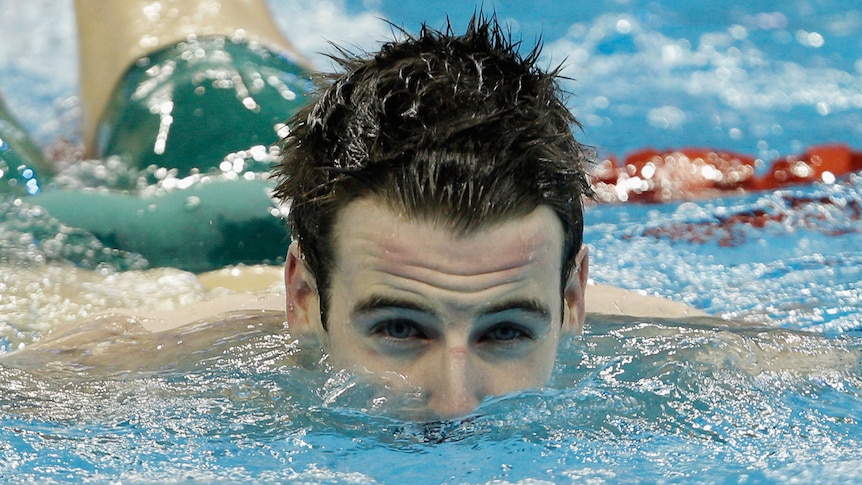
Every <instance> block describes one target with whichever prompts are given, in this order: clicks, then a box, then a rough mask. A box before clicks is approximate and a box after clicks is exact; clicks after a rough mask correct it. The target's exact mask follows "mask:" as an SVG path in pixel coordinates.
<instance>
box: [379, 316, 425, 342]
mask: <svg viewBox="0 0 862 485" xmlns="http://www.w3.org/2000/svg"><path fill="white" fill-rule="evenodd" d="M373 333H375V334H379V335H382V336H384V337H388V338H391V339H394V340H406V339H409V338H424V334H423V333H422V332H421V331H420V330H419V329H418V328H417V327H416V324H415V323H413V322H412V321H410V320H404V319H395V320H386V321H385V322H381V323H380V324H378V325H377V326H375V327H374V331H373Z"/></svg>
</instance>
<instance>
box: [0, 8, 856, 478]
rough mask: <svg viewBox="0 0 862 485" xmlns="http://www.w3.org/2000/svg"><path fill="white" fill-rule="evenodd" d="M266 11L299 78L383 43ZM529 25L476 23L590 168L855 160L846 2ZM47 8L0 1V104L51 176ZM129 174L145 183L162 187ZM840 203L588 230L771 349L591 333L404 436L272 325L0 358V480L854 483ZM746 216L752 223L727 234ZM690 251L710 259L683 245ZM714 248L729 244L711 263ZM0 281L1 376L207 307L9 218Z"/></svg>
mask: <svg viewBox="0 0 862 485" xmlns="http://www.w3.org/2000/svg"><path fill="white" fill-rule="evenodd" d="M349 3H350V2H349ZM451 3H452V2H448V1H447V2H443V1H442V0H441V1H440V2H436V3H435V2H434V1H431V0H429V1H428V2H423V3H422V4H421V5H424V7H422V6H420V7H416V6H415V5H420V4H414V3H411V2H399V5H395V4H390V2H367V4H368V5H372V4H374V5H378V6H380V8H381V10H383V12H384V15H388V16H389V17H390V18H392V19H393V20H395V21H396V23H400V22H399V19H408V20H404V24H405V26H406V27H408V28H410V27H412V26H414V25H417V24H418V22H419V21H421V20H429V21H430V22H431V24H432V26H438V25H442V18H438V19H434V18H429V17H428V15H432V16H433V15H435V14H436V12H438V11H439V12H443V11H445V10H447V9H459V12H460V13H459V14H458V15H462V19H461V20H459V19H458V17H457V15H456V19H455V22H454V24H455V25H456V26H460V25H463V24H464V21H463V19H464V18H466V16H468V15H469V14H470V13H471V12H472V9H473V8H472V5H469V6H468V7H469V8H467V9H466V10H464V11H461V9H464V7H465V5H466V4H464V5H451ZM271 4H272V5H273V6H274V10H275V11H276V12H278V15H277V16H278V20H279V22H280V24H281V25H283V26H286V31H287V32H289V33H291V34H292V35H293V40H295V41H297V45H298V46H299V48H300V49H301V50H302V51H303V52H305V53H307V54H309V55H310V56H315V55H316V52H318V51H328V49H327V48H326V46H325V44H324V41H325V39H327V38H328V39H335V40H337V41H339V42H343V43H346V44H348V45H349V44H350V43H351V41H349V40H344V37H343V36H344V35H346V32H350V33H351V34H353V35H355V36H356V39H358V40H357V42H358V43H359V44H360V45H363V46H367V47H368V48H374V45H369V44H368V43H369V42H374V41H376V40H377V39H380V38H386V37H388V34H387V32H386V30H387V26H386V25H385V24H384V23H382V22H379V21H378V20H376V19H375V18H374V15H373V14H372V13H370V12H367V11H365V10H364V9H362V8H358V7H357V8H353V7H355V5H353V3H351V5H353V7H351V8H353V10H350V9H349V8H343V6H341V5H340V4H337V3H333V4H331V5H330V4H329V2H300V1H294V0H274V1H272V2H271ZM549 5H551V6H550V7H546V8H545V9H543V8H535V9H534V10H535V12H531V11H527V10H528V9H525V8H523V6H521V7H512V4H510V3H508V2H504V1H500V2H498V5H497V8H498V11H499V12H500V13H501V15H502V16H504V17H508V16H511V18H514V19H517V21H516V23H513V25H515V26H516V27H517V28H516V29H515V32H516V34H517V33H520V34H523V35H524V38H525V43H526V44H529V43H530V42H531V40H532V39H533V35H534V33H536V32H540V31H541V32H544V33H545V40H546V43H547V49H546V54H547V58H548V60H549V63H555V62H561V61H563V59H564V58H565V59H568V61H567V62H566V64H567V66H568V67H567V70H566V71H565V74H567V75H570V76H571V77H572V78H573V81H571V82H570V83H568V84H567V85H566V88H567V89H569V90H571V91H572V92H573V93H575V96H573V97H572V98H571V100H570V102H571V105H572V108H573V110H574V111H575V113H576V114H577V116H578V117H579V118H580V119H581V120H582V121H583V122H584V124H585V128H586V129H585V133H584V135H583V137H582V141H584V142H586V143H590V144H594V145H596V146H597V147H598V148H599V150H603V151H608V152H611V153H614V154H617V155H622V154H623V153H625V152H626V151H629V150H631V149H634V148H641V147H643V146H647V145H653V146H658V147H659V148H663V147H665V146H680V145H708V146H711V147H718V148H725V149H735V150H739V151H741V152H744V153H749V154H752V155H757V156H760V157H762V158H763V159H764V160H771V159H773V158H775V157H776V156H778V155H786V154H788V153H789V152H799V151H801V150H803V149H804V148H806V147H808V146H810V145H812V144H815V143H823V142H827V141H832V140H835V141H841V142H849V143H851V144H856V145H857V147H858V144H857V140H858V139H859V135H860V134H862V132H860V131H859V130H860V127H862V118H860V116H862V115H860V113H862V94H860V93H862V87H860V84H859V83H860V77H859V75H858V74H859V73H860V72H862V67H860V65H862V64H860V61H859V59H858V51H859V48H860V47H862V46H860V44H859V39H860V38H862V36H860V35H859V32H860V30H862V16H860V13H859V11H858V10H857V9H854V8H850V7H848V5H847V3H846V2H837V1H823V2H813V3H812V2H804V1H800V2H787V3H785V4H782V10H783V11H782V12H777V11H775V8H776V6H775V4H774V2H745V3H744V4H743V3H740V4H733V3H731V4H730V5H728V6H727V7H728V9H729V10H728V11H725V10H724V7H725V6H722V8H723V10H722V12H721V14H720V15H716V14H715V13H714V12H712V13H710V9H714V8H715V7H714V4H712V3H703V2H639V1H630V2H610V3H609V2H586V3H585V2H553V3H550V4H549ZM437 6H439V8H437ZM69 7H70V4H66V3H63V4H62V5H58V4H57V2H53V1H51V2H49V1H42V2H24V3H22V2H14V1H12V0H0V11H3V12H4V14H3V16H0V23H2V25H3V27H4V28H3V29H0V30H2V31H3V32H4V38H3V40H4V42H2V43H0V67H2V68H3V69H4V72H6V73H7V74H8V77H4V80H3V86H0V88H2V89H3V91H4V93H5V94H6V96H7V98H8V101H9V104H10V106H11V107H12V108H13V110H14V112H15V113H16V114H18V115H19V116H20V117H21V118H22V120H23V121H24V122H25V124H26V125H27V127H28V128H30V129H31V130H32V131H33V132H34V135H35V136H36V138H37V140H39V141H40V142H42V143H44V144H45V145H46V146H52V147H53V148H54V149H57V147H56V143H57V141H56V140H59V139H61V138H66V139H69V140H71V144H72V147H71V148H69V147H66V148H67V150H69V152H68V153H74V152H75V150H74V147H75V143H76V140H77V138H76V137H77V134H76V132H75V130H74V127H75V126H77V125H78V117H79V113H78V111H77V109H78V105H77V98H76V97H75V94H74V93H75V87H76V83H77V81H76V79H75V77H74V73H75V71H76V69H75V66H74V59H75V55H74V52H72V50H73V49H74V43H73V42H70V39H71V38H72V32H71V29H72V25H73V22H72V19H71V10H70V9H69ZM405 8H406V9H408V10H409V12H406V13H405V12H403V9H405ZM423 8H424V10H423ZM547 8H550V9H552V12H551V13H549V12H548V11H547ZM417 10H418V11H417ZM432 10H433V13H430V12H431V11H432ZM46 11H51V12H52V13H53V15H45V14H44V12H46ZM295 11H303V12H306V13H308V12H311V14H310V15H307V17H303V16H296V15H293V12H295ZM411 15H413V16H420V15H421V17H417V18H415V19H413V18H411V17H410V16H411ZM309 19H310V20H309ZM321 33H322V34H323V35H321ZM24 54H26V55H24ZM314 59H315V62H319V60H320V58H319V57H316V58H314ZM321 67H328V65H322V66H321ZM7 83H8V84H7ZM52 144H54V145H52ZM105 167H107V168H111V167H110V161H106V162H105V163H101V162H93V163H90V164H84V165H81V166H79V167H77V169H76V170H73V172H74V171H77V172H78V173H77V176H78V178H76V179H73V180H71V181H69V180H66V181H65V182H69V183H71V184H75V183H80V184H83V185H87V184H90V183H91V182H92V181H93V180H95V184H96V185H100V186H104V185H111V186H123V185H125V186H129V187H133V188H139V187H138V185H139V184H140V183H141V182H140V181H139V180H138V179H137V178H134V177H133V176H130V175H129V174H123V173H120V172H118V171H117V170H116V167H113V169H111V170H108V171H102V169H103V168H105ZM760 168H761V169H765V168H766V167H765V166H761V167H760ZM88 170H89V172H88ZM82 174H83V175H86V174H89V175H91V177H90V178H91V179H93V180H82V177H81V175H82ZM100 174H107V175H109V176H110V177H111V178H110V180H105V179H104V178H98V177H96V175H100ZM150 175H152V177H150V178H147V179H145V180H144V182H143V183H144V185H146V184H150V183H152V180H151V178H153V177H154V178H156V179H158V178H159V177H158V175H159V174H156V173H153V174H150ZM123 177H125V178H123ZM168 179H170V178H168ZM174 182H175V180H172V183H174ZM177 183H179V182H177ZM91 185H92V184H91ZM72 186H73V185H67V187H72ZM144 188H145V189H147V188H155V189H160V188H163V187H158V186H152V185H149V186H147V187H144ZM860 194H862V190H860V182H859V180H858V177H852V176H851V177H849V178H848V179H845V180H839V181H838V183H836V184H832V185H817V186H808V187H802V188H798V189H796V188H794V189H788V190H784V191H781V192H775V193H760V194H750V195H747V196H740V197H725V198H722V199H716V200H712V201H700V202H690V203H681V204H665V205H658V206H636V205H628V206H598V207H593V208H591V209H590V210H589V212H588V215H587V217H588V220H587V227H588V229H587V242H588V243H589V244H590V245H591V251H592V261H591V268H592V269H593V277H594V278H595V279H597V280H598V281H601V282H603V283H610V284H615V285H619V286H623V287H626V288H632V289H637V290H641V291H644V292H646V293H651V294H659V295H662V296H666V297H670V298H673V299H676V300H679V301H684V302H687V303H690V304H693V305H694V306H697V307H698V308H702V309H705V310H707V311H710V312H712V313H714V314H716V315H722V316H725V317H730V318H734V319H738V320H743V321H746V322H749V323H751V324H752V325H754V324H764V323H766V324H768V325H770V326H771V329H764V328H762V327H752V328H747V329H737V330H723V329H717V328H710V327H703V326H699V325H695V324H692V322H686V323H687V325H676V324H674V325H670V322H662V321H646V322H641V321H627V322H620V321H607V320H603V319H600V318H593V320H592V322H591V325H589V326H588V334H587V335H586V336H585V337H584V338H583V339H574V340H573V341H571V342H567V343H565V344H564V345H563V351H562V352H561V358H560V362H559V364H558V369H557V372H556V374H555V377H554V378H553V381H552V382H551V384H550V385H549V386H548V388H547V389H543V390H536V391H532V392H526V393H520V394H516V395H512V396H503V397H498V398H492V399H489V400H487V401H486V402H485V403H483V405H482V406H481V408H480V409H478V410H477V411H476V412H475V413H474V414H473V415H471V416H469V417H467V418H465V419H463V420H453V421H446V422H435V423H423V422H408V421H405V420H404V419H399V417H403V413H402V412H401V409H400V408H401V407H402V406H407V407H409V406H410V405H412V404H415V403H411V402H409V399H408V402H407V403H405V402H404V401H401V400H399V399H398V398H397V397H396V396H391V395H387V394H386V393H385V392H382V393H381V392H379V390H377V389H375V388H372V387H369V386H368V385H367V384H366V383H364V382H363V381H362V380H361V379H354V378H350V377H349V376H346V377H345V376H343V375H335V376H333V375H329V374H327V373H325V372H321V370H320V369H319V368H318V367H317V366H316V364H315V360H314V359H311V360H312V362H310V363H308V364H307V365H300V366H295V365H290V364H288V361H289V360H290V358H291V355H290V353H291V352H292V349H293V347H292V346H291V341H290V339H289V338H287V337H286V336H285V335H284V334H282V333H279V332H278V331H271V330H272V329H273V328H276V329H277V328H278V323H279V322H277V321H274V322H269V323H270V325H269V326H264V327H261V328H262V329H261V330H260V331H259V332H256V333H255V332H253V333H246V334H243V335H234V336H231V335H224V336H223V338H218V339H215V340H214V341H213V344H212V346H211V347H209V348H208V349H207V350H206V351H204V352H203V353H200V354H195V355H193V356H191V357H192V358H189V359H188V360H187V361H185V362H186V363H185V364H178V363H177V362H178V361H176V360H171V359H167V358H165V359H164V360H162V361H161V362H160V364H159V365H156V366H154V367H151V368H149V369H146V370H145V371H135V372H131V371H129V370H128V369H125V370H116V371H115V372H113V373H112V374H109V375H107V376H98V375H94V374H91V373H88V372H87V371H86V369H83V368H80V367H79V368H75V367H66V368H63V367H62V366H60V367H61V368H59V369H58V368H57V367H56V366H52V365H49V364H50V362H44V361H30V362H22V361H20V360H19V361H17V362H13V361H14V357H13V356H7V357H0V362H3V363H0V481H4V482H9V483H15V482H20V483H26V482H44V481H46V480H55V481H59V482H63V481H82V480H84V479H91V480H93V481H117V480H126V481H131V482H135V481H143V482H146V481H150V482H153V481H159V482H163V481H193V480H199V481H204V482H206V481H224V480H231V481H237V482H240V481H259V482H269V481H305V482H315V483H336V482H339V483H340V482H358V483H373V482H390V483H391V482H402V483H403V482H411V483H439V482H444V481H452V482H462V481H467V482H476V483H480V482H489V481H492V480H495V479H496V480H505V481H509V482H517V481H519V480H525V481H526V480H530V479H534V480H548V481H557V482H559V481H579V482H580V481H595V482H650V481H663V480H667V481H690V482H702V481H729V480H733V481H737V480H741V481H746V480H747V481H755V482H758V481H767V482H783V481H789V480H791V479H796V480H800V481H806V482H812V483H813V482H833V481H838V480H841V481H859V480H860V478H862V477H860V474H862V472H860V471H859V470H862V468H860V466H859V465H860V464H862V459H860V458H862V457H860V452H859V450H860V449H862V447H860V438H862V430H860V428H859V421H860V419H862V404H860V398H859V390H860V366H859V352H860V341H859V337H858V332H859V331H860V328H862V316H860V311H859V308H860V305H859V299H860V294H862V288H860V281H862V269H860V268H862V253H860V250H859V244H858V239H859V238H858V234H859V232H860V229H862V227H860V219H859V217H858V212H854V207H857V208H858V207H859V204H860V199H862V195H860ZM800 200H803V201H805V202H804V203H802V204H798V203H797V202H798V201H800ZM757 210H765V211H767V212H768V213H769V214H770V215H772V216H774V218H773V221H772V222H770V223H769V224H767V225H766V226H764V227H761V228H752V227H749V226H745V225H733V224H732V223H728V222H727V221H729V220H730V219H729V217H730V216H735V215H745V214H747V213H751V212H752V211H757ZM679 228H683V229H685V230H682V231H680V230H679ZM705 231H711V232H712V233H713V234H716V233H718V234H719V236H718V237H716V238H713V239H709V240H707V241H706V242H705V243H702V242H695V241H693V240H692V238H693V237H694V236H695V235H697V234H704V232H705ZM680 234H682V235H683V237H682V238H680V237H676V236H674V235H677V236H678V235H680ZM722 234H725V235H728V237H729V239H728V240H730V241H732V242H738V244H736V245H722V244H720V243H719V242H718V241H720V240H722V239H721V238H722V237H723V236H722ZM685 237H688V238H689V239H685ZM37 241H38V242H39V244H36V242H37ZM0 261H2V262H3V266H2V267H0V355H6V354H8V353H10V352H11V351H13V350H14V349H17V348H18V347H19V346H22V345H24V346H29V345H30V344H32V343H33V342H34V341H36V340H38V339H40V338H42V337H44V336H45V335H46V334H47V333H48V332H49V331H50V330H52V329H54V328H56V327H58V326H61V325H63V324H66V323H69V322H71V321H75V320H79V319H82V318H89V317H92V315H94V314H96V313H98V312H100V311H102V310H105V309H107V308H110V307H122V308H135V309H139V310H142V311H144V310H156V309H161V310H170V309H172V308H176V307H177V306H179V305H182V304H185V303H190V302H194V301H200V300H203V299H207V298H212V297H216V296H218V292H216V291H214V290H212V289H208V288H207V287H206V286H205V285H202V284H201V282H200V281H199V280H198V279H197V278H196V277H195V276H194V275H192V274H190V273H185V272H182V271H178V270H173V269H165V270H157V271H149V272H139V271H137V270H140V269H142V268H143V267H144V266H145V262H144V261H142V260H141V258H140V257H138V256H136V255H134V254H130V253H123V252H120V251H116V250H112V249H111V248H107V247H105V246H104V245H102V244H101V243H99V242H98V241H97V240H96V239H95V238H93V237H92V236H91V235H89V234H86V233H83V232H82V231H77V230H75V229H72V228H67V227H60V226H59V224H57V223H56V221H53V220H51V218H50V216H49V215H48V214H45V213H44V212H40V211H39V210H38V209H35V208H34V206H31V205H28V204H27V203H26V202H21V201H17V202H16V201H10V200H3V201H0ZM81 268H86V269H81ZM88 270H91V271H88ZM765 317H768V318H770V319H771V320H770V321H767V320H766V319H765ZM677 323H679V322H677ZM774 327H783V328H784V329H806V330H812V331H815V332H818V333H823V334H826V335H827V336H828V338H827V337H824V336H822V335H819V334H818V335H811V334H805V333H794V332H791V331H788V330H780V329H775V328H774ZM132 343H133V344H134V342H132ZM13 363H14V365H13Z"/></svg>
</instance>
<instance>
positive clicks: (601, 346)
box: [0, 317, 862, 483]
mask: <svg viewBox="0 0 862 485" xmlns="http://www.w3.org/2000/svg"><path fill="white" fill-rule="evenodd" d="M713 323H714V322H706V321H704V322H699V323H689V324H685V325H679V322H668V321H661V320H654V321H638V320H631V321H627V322H620V321H619V320H618V319H610V318H598V317H594V318H593V319H592V320H591V322H590V324H589V326H588V334H587V335H586V336H585V337H584V338H576V339H573V340H571V341H569V342H565V343H564V344H563V347H562V349H561V350H562V352H561V359H560V363H559V366H558V367H559V368H558V372H557V374H556V375H555V377H554V380H553V382H551V384H550V385H549V387H548V388H547V389H544V390H537V391H533V392H525V393H519V394H515V395H511V396H503V397H497V398H491V399H488V400H486V402H484V403H483V404H482V406H481V407H480V408H479V409H477V410H476V411H475V412H474V413H473V414H472V415H470V416H468V417H465V418H464V419H460V420H452V421H445V422H432V423H422V422H405V421H401V420H399V419H397V418H394V417H391V414H392V413H393V412H395V410H394V409H392V407H387V405H383V406H381V405H380V404H379V400H378V401H377V404H376V405H375V404H374V403H373V401H375V400H376V399H377V398H376V397H375V396H377V395H379V394H377V393H376V391H374V390H373V389H371V388H370V387H369V386H367V385H363V384H362V383H361V382H360V383H358V382H357V381H355V380H350V379H338V378H337V377H336V378H333V376H332V375H330V374H328V373H326V372H322V371H321V369H320V368H319V367H317V366H316V365H315V364H313V363H311V364H310V365H309V366H294V365H285V362H287V361H288V360H289V359H290V358H291V356H290V355H289V352H290V351H289V349H291V346H290V345H288V342H286V341H285V340H284V338H283V336H279V335H278V334H275V335H273V334H260V335H256V336H254V337H251V338H247V337H236V338H233V339H231V338H226V339H224V340H222V341H220V343H219V345H217V346H215V347H214V348H213V349H211V350H210V351H208V355H209V357H207V358H204V359H203V361H202V363H200V364H189V365H188V366H187V367H182V368H178V369H174V370H171V369H169V368H168V369H162V370H161V371H159V372H139V373H120V374H116V375H110V376H105V377H94V376H93V375H92V374H88V373H74V372H69V373H66V374H63V373H56V372H52V373H46V372H41V371H39V370H38V369H31V368H27V367H22V366H18V367H9V366H7V365H0V381H2V388H3V389H4V393H3V395H2V397H0V410H2V411H0V423H2V426H0V436H2V438H3V439H2V440H0V442H2V443H4V444H3V445H2V446H4V448H5V449H4V453H3V454H2V455H3V456H2V458H0V470H4V473H8V475H7V476H5V477H4V479H5V478H11V479H12V481H13V482H15V481H20V482H26V481H27V479H28V477H40V478H41V479H50V478H52V477H53V478H54V479H57V480H62V478H63V477H68V476H77V477H85V476H89V477H92V478H96V479H98V477H100V476H101V477H103V478H108V477H120V478H123V477H124V478H126V479H130V480H146V481H161V480H184V479H192V478H204V479H205V478H206V477H210V478H212V477H222V478H223V477H231V479H236V480H242V481H245V480H252V481H254V480H262V481H266V480H269V479H284V480H296V479H307V480H310V481H312V482H324V483H328V482H331V481H344V480H349V479H350V477H361V478H360V481H369V480H379V481H380V482H387V481H390V480H394V479H397V480H399V481H401V480H405V479H406V480H408V481H410V482H411V483H439V482H441V481H446V480H449V479H457V480H459V481H460V480H463V479H464V478H465V477H470V476H476V477H477V478H479V481H482V482H485V481H489V480H492V479H495V478H496V479H505V480H511V481H517V480H521V479H526V478H534V479H545V480H561V479H565V478H566V477H569V476H577V477H580V478H594V479H599V480H611V481H620V480H622V481H631V480H647V481H650V480H654V479H656V480H657V479H674V478H688V479H695V480H696V479H698V477H700V479H713V478H715V477H720V476H726V477H729V476H735V475H736V474H739V473H742V474H745V475H748V476H750V477H752V478H754V479H765V478H770V479H782V478H784V479H786V478H790V477H791V476H793V475H792V474H793V473H795V472H796V471H795V467H798V466H799V465H800V464H801V463H806V464H809V468H807V469H808V470H809V471H810V470H811V468H810V466H821V465H817V463H819V462H820V461H822V460H823V458H824V456H823V453H824V450H828V453H829V458H830V459H832V460H835V461H836V462H847V461H858V460H859V459H860V456H859V454H860V452H859V450H860V449H862V448H860V446H859V445H860V444H862V443H860V442H859V441H860V440H859V437H860V435H862V434H860V430H859V420H860V419H862V414H860V410H859V408H858V406H856V405H855V403H856V402H857V400H858V397H857V394H858V392H859V390H860V382H862V381H860V378H862V376H860V369H859V365H858V360H859V356H860V355H862V354H860V352H862V349H860V345H859V341H858V340H857V339H853V338H842V339H833V338H826V337H822V336H818V335H813V334H805V333H795V332H788V331H782V330H776V329H772V328H766V327H747V328H738V329H734V328H716V327H715V326H714V325H713ZM338 386H341V388H340V389H337V387H338ZM317 389H322V390H325V392H317V391H315V390H317ZM333 395H337V397H336V398H334V399H333V398H332V396H333ZM375 406H376V409H374V410H372V411H368V412H363V411H361V410H362V409H370V408H372V407H375ZM393 406H394V405H393ZM466 450H470V452H466ZM487 453H490V455H488V454H487ZM436 459H440V460H445V461H443V462H440V463H441V464H442V463H445V466H443V467H430V468H429V467H428V466H427V463H428V460H436ZM421 463H425V464H426V465H421ZM705 464H709V470H706V469H705V468H704V467H705ZM357 471H361V473H359V474H358V473H357ZM13 472H14V473H13ZM832 472H833V473H834V472H835V471H834V470H833V471H832ZM847 472H848V470H841V476H843V477H845V478H847V477H848V475H847V474H846V473H847ZM826 476H828V474H827V475H826ZM849 476H856V477H857V478H858V472H854V473H853V474H851V475H849Z"/></svg>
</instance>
